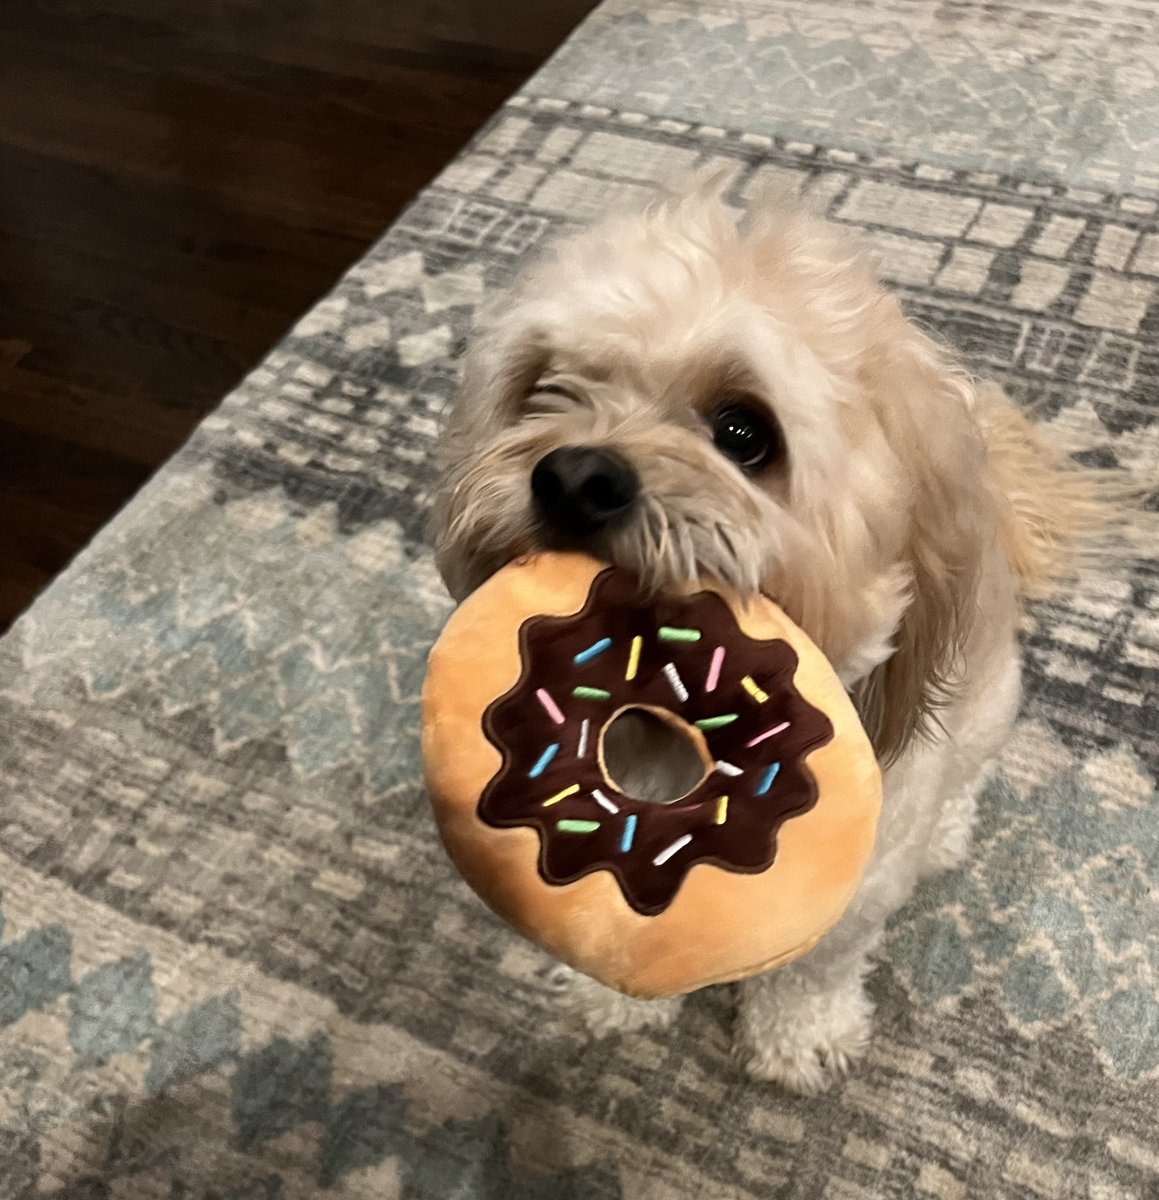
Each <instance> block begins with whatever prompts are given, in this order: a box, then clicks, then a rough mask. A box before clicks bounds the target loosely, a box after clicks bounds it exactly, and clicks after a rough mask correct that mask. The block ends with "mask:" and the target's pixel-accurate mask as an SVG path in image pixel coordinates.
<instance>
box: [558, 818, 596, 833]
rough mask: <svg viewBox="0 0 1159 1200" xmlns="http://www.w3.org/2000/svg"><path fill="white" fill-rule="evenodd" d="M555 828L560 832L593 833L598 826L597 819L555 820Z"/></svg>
mask: <svg viewBox="0 0 1159 1200" xmlns="http://www.w3.org/2000/svg"><path fill="white" fill-rule="evenodd" d="M555 827H556V829H558V830H559V831H560V833H595V831H596V830H597V829H599V827H600V823H599V821H556V823H555Z"/></svg>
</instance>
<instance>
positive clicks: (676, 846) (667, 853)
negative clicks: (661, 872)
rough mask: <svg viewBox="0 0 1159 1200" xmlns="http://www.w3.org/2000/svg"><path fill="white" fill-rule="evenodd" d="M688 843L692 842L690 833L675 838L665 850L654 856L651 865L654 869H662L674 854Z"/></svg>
mask: <svg viewBox="0 0 1159 1200" xmlns="http://www.w3.org/2000/svg"><path fill="white" fill-rule="evenodd" d="M690 841H692V834H690V833H686V834H685V835H684V836H683V837H680V838H677V839H676V841H674V842H673V843H672V845H671V846H669V847H668V849H667V850H661V851H660V853H659V854H657V855H656V857H655V858H654V859H653V860H652V865H653V866H654V867H662V866H663V865H664V864H665V863H666V862H667V861H668V860H669V859H670V858H671V857H672V856H673V855H674V854H676V853H678V852H679V851H681V850H683V849H684V847H685V846H687V845H688V843H689V842H690Z"/></svg>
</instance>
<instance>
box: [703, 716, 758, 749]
mask: <svg viewBox="0 0 1159 1200" xmlns="http://www.w3.org/2000/svg"><path fill="white" fill-rule="evenodd" d="M735 720H736V713H725V714H724V716H722V717H704V718H703V719H701V720H699V721H697V722H696V728H697V729H720V728H722V727H723V726H725V725H731V724H732V723H733V721H735ZM749 745H750V746H751V745H752V743H751V742H750V743H749Z"/></svg>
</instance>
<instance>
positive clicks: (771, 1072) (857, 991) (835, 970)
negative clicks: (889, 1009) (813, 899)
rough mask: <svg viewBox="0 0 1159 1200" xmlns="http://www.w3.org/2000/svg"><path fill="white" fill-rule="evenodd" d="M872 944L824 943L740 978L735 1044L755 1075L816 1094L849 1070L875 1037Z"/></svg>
mask: <svg viewBox="0 0 1159 1200" xmlns="http://www.w3.org/2000/svg"><path fill="white" fill-rule="evenodd" d="M871 949H872V947H871V946H867V945H866V944H864V943H863V944H861V945H859V946H858V947H857V948H856V949H852V948H850V947H849V946H848V945H845V946H841V945H833V946H830V945H826V944H825V943H822V944H821V946H819V947H818V948H817V949H816V950H814V951H813V953H812V954H810V955H809V956H808V957H806V958H804V959H801V960H799V961H798V962H795V963H790V964H789V965H788V966H787V967H782V968H781V969H780V970H779V971H774V972H773V973H772V974H769V975H761V976H759V977H758V978H756V979H749V980H746V981H745V982H744V983H742V984H741V985H740V1010H739V1013H738V1018H737V1033H736V1038H737V1044H736V1050H737V1054H738V1056H739V1058H740V1059H741V1061H742V1063H743V1064H744V1066H745V1068H746V1069H747V1070H748V1072H749V1074H750V1075H752V1076H753V1077H754V1078H756V1079H762V1080H768V1081H770V1082H772V1083H778V1084H780V1085H781V1086H782V1087H785V1088H787V1089H788V1090H790V1091H793V1092H800V1093H802V1094H804V1095H813V1094H815V1093H817V1092H820V1091H823V1090H824V1089H825V1088H826V1087H828V1086H829V1085H830V1084H831V1083H833V1082H834V1080H836V1079H838V1078H839V1077H840V1076H842V1075H844V1074H845V1073H846V1071H847V1070H848V1069H849V1067H850V1066H851V1065H852V1064H853V1063H854V1062H855V1061H856V1060H857V1059H859V1058H860V1057H861V1056H862V1055H863V1054H864V1053H865V1049H866V1046H867V1045H868V1043H869V1035H870V1029H871V1022H872V1016H873V1003H872V1002H871V1001H870V999H869V997H868V995H867V994H866V991H865V979H866V976H867V975H868V974H869V971H870V961H869V951H870V950H871Z"/></svg>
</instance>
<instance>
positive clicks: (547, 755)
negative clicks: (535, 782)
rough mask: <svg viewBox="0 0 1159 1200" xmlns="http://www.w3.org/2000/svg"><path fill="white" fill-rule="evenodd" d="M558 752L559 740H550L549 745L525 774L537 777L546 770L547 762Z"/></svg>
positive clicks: (533, 777)
mask: <svg viewBox="0 0 1159 1200" xmlns="http://www.w3.org/2000/svg"><path fill="white" fill-rule="evenodd" d="M558 753H559V742H552V743H551V745H550V746H548V748H547V749H546V750H545V751H544V752H543V753H542V754H541V755H540V756H539V759H538V761H537V762H536V764H535V766H534V767H532V768H531V770H530V771H528V772H527V774H528V775H529V776H530V777H531V778H532V779H538V778H539V777H540V775H542V774H543V773H544V771H546V770H547V765H548V763H550V762H551V760H552V759H553V758H554V757H555V756H556V755H557V754H558Z"/></svg>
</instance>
